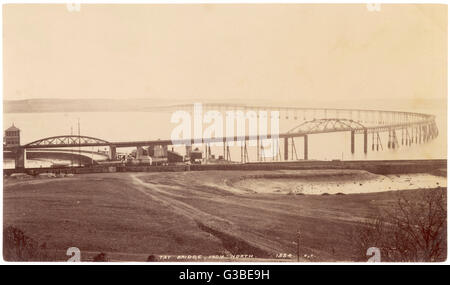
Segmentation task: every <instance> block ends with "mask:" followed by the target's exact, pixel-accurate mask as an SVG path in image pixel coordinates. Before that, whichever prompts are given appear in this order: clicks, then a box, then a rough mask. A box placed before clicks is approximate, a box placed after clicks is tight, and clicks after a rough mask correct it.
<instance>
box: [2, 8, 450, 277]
mask: <svg viewBox="0 0 450 285" xmlns="http://www.w3.org/2000/svg"><path fill="white" fill-rule="evenodd" d="M2 10H3V20H2V23H3V31H2V32H3V37H2V39H3V43H2V46H3V90H2V94H3V115H2V117H3V152H2V153H3V162H2V165H3V201H2V207H3V208H2V209H3V229H2V230H3V237H2V238H3V249H2V250H3V251H2V252H3V260H4V261H5V262H23V261H33V262H47V261H52V262H53V261H54V262H71V261H75V262H97V261H98V262H102V261H103V262H115V263H116V262H154V263H156V262H180V263H181V262H189V263H191V262H192V263H197V262H208V263H211V262H224V263H227V262H233V263H241V262H246V263H266V262H270V263H297V262H299V263H315V262H348V263H353V262H407V263H412V262H444V261H446V260H447V77H448V75H447V52H448V50H447V5H443V4H386V3H382V4H366V3H361V4H302V3H291V4H269V3H255V4H243V3H242V4H239V3H236V4H213V3H202V4H201V3H190V4H189V3H183V4H155V3H143V4H107V3H104V4H85V3H82V4H63V3H59V4H16V3H9V4H8V3H6V4H4V5H3V6H2ZM191 274H194V275H192V276H191ZM230 274H232V273H230V272H228V275H226V274H225V275H223V277H224V278H225V279H233V278H232V275H230ZM246 274H247V273H246ZM252 274H253V275H252V276H253V278H256V277H257V278H256V279H258V278H261V279H264V278H265V277H268V272H264V271H256V272H253V273H252ZM227 276H228V277H230V278H227ZM246 276H247V277H248V275H246ZM190 277H192V278H191V279H195V278H197V279H202V278H203V277H205V278H204V279H208V278H209V279H211V278H213V277H212V276H207V275H205V276H198V275H195V273H193V272H189V271H187V272H181V273H180V276H179V278H180V279H189V278H190Z"/></svg>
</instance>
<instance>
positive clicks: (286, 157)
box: [284, 137, 294, 160]
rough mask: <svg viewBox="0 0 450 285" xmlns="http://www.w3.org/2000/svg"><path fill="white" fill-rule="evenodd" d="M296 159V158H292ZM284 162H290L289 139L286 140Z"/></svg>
mask: <svg viewBox="0 0 450 285" xmlns="http://www.w3.org/2000/svg"><path fill="white" fill-rule="evenodd" d="M292 159H294V157H292ZM284 160H289V138H288V137H285V138H284Z"/></svg>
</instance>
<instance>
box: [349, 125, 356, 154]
mask: <svg viewBox="0 0 450 285" xmlns="http://www.w3.org/2000/svg"><path fill="white" fill-rule="evenodd" d="M350 141H351V142H350V151H351V152H352V154H354V153H355V131H351V133H350Z"/></svg>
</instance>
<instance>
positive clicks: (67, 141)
mask: <svg viewBox="0 0 450 285" xmlns="http://www.w3.org/2000/svg"><path fill="white" fill-rule="evenodd" d="M100 145H110V143H109V142H108V141H105V140H102V139H98V138H93V137H88V136H74V135H65V136H56V137H49V138H44V139H40V140H37V141H34V142H31V143H28V144H26V145H25V147H26V148H33V147H36V148H37V147H70V146H100Z"/></svg>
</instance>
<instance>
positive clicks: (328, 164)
mask: <svg viewBox="0 0 450 285" xmlns="http://www.w3.org/2000/svg"><path fill="white" fill-rule="evenodd" d="M446 168H447V160H446V159H424V160H354V161H295V162H294V161H293V162H289V161H288V162H260V163H245V164H237V163H233V164H194V165H189V166H187V165H184V164H183V165H166V166H153V165H152V166H144V165H116V166H106V165H96V166H91V167H82V168H80V167H76V168H27V169H22V170H18V169H4V170H3V173H4V174H5V175H11V174H12V173H17V172H25V173H29V174H31V173H46V172H70V173H76V174H83V173H106V172H180V171H206V170H239V171H243V170H266V171H271V170H283V169H284V170H306V169H356V170H365V171H368V172H371V173H374V174H383V175H386V174H403V173H430V172H433V173H436V172H440V173H441V174H442V175H446V172H442V171H440V170H439V169H446Z"/></svg>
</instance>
